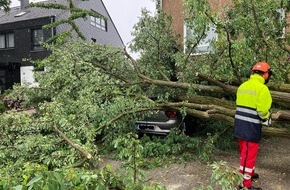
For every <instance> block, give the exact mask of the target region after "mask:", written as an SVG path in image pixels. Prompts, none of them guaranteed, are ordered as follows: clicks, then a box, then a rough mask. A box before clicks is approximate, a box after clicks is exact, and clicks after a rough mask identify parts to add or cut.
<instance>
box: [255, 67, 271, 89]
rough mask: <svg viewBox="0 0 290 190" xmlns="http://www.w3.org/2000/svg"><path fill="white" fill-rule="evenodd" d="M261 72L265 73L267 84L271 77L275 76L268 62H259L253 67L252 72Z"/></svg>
mask: <svg viewBox="0 0 290 190" xmlns="http://www.w3.org/2000/svg"><path fill="white" fill-rule="evenodd" d="M255 71H259V72H261V73H263V78H264V79H265V84H266V83H268V81H269V79H270V77H271V75H272V74H273V73H272V71H271V69H270V65H269V64H268V63H266V62H258V63H256V64H255V65H254V66H253V67H252V72H255Z"/></svg>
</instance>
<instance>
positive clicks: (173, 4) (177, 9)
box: [160, 0, 290, 44]
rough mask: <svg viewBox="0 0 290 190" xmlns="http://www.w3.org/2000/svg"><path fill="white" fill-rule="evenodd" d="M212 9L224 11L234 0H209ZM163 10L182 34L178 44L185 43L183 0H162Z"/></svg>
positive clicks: (288, 17) (288, 23)
mask: <svg viewBox="0 0 290 190" xmlns="http://www.w3.org/2000/svg"><path fill="white" fill-rule="evenodd" d="M208 2H209V4H210V5H211V10H213V11H214V12H222V10H223V9H224V7H225V6H227V5H231V3H232V0H208ZM160 4H161V8H162V10H163V11H164V12H165V13H167V14H168V15H170V16H171V17H172V27H173V30H174V31H175V32H176V33H177V34H178V35H179V36H180V38H179V41H178V44H184V42H185V40H186V27H185V22H184V4H183V0H161V3H160ZM285 18H286V21H287V25H288V26H287V27H286V28H285V32H287V33H289V32H290V14H288V15H285Z"/></svg>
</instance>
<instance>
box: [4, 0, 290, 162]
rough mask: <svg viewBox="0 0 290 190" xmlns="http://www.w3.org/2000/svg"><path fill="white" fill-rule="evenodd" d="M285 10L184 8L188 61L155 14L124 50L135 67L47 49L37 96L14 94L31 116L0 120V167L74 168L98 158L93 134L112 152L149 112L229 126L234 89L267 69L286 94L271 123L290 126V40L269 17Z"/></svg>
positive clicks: (258, 4) (116, 53)
mask: <svg viewBox="0 0 290 190" xmlns="http://www.w3.org/2000/svg"><path fill="white" fill-rule="evenodd" d="M287 3H288V1H287V0H281V1H276V0H266V1H265V0H256V1H253V0H242V1H241V0H239V1H238V0H234V1H233V4H232V6H228V7H225V9H224V14H218V13H213V12H212V11H211V10H210V5H209V4H208V2H207V1H191V0H186V1H185V5H186V12H185V13H186V14H185V15H186V21H187V25H188V26H190V27H192V28H193V29H194V31H195V32H194V35H193V38H191V39H188V42H187V43H186V48H188V49H189V50H190V51H189V52H187V54H186V53H184V51H183V48H181V47H180V46H179V44H177V43H176V39H177V38H178V36H176V35H175V34H174V33H173V32H172V30H171V19H170V17H169V16H167V15H166V14H164V13H163V12H162V11H161V10H158V14H155V15H154V16H151V15H150V14H149V12H147V11H143V15H142V17H141V19H140V21H139V22H138V23H137V24H136V25H135V28H134V29H135V31H134V32H133V35H134V39H133V41H132V43H131V45H130V48H131V49H132V50H133V51H138V52H140V54H141V56H140V58H139V59H136V60H134V59H133V58H132V57H131V56H130V55H129V54H128V52H127V51H126V50H123V49H117V48H113V47H109V46H101V45H98V44H95V43H86V42H80V41H71V42H67V43H66V44H64V45H62V46H53V45H52V46H50V47H49V48H50V50H51V52H52V54H51V55H50V56H49V57H47V58H45V59H44V60H42V61H41V65H43V66H45V68H46V71H45V72H37V73H36V79H37V81H38V82H39V87H38V88H27V89H25V93H23V92H24V91H22V90H23V89H22V88H18V92H17V93H18V94H21V95H23V94H25V97H23V99H25V101H26V103H30V104H34V105H35V107H36V108H37V114H35V115H33V117H31V116H27V115H22V114H15V115H14V114H13V115H10V114H8V115H6V114H4V115H1V124H0V130H1V131H0V134H1V139H2V141H1V142H0V149H1V151H0V152H1V153H0V158H1V164H0V165H5V164H7V163H9V162H11V161H15V162H16V163H17V161H21V162H23V161H28V160H37V161H38V162H40V163H44V164H46V165H48V166H50V167H52V168H54V167H61V166H63V165H70V164H73V163H77V162H79V161H80V160H82V157H83V155H82V154H80V153H86V152H90V154H85V155H86V156H85V158H86V159H87V158H90V156H88V155H92V156H93V157H96V155H97V154H98V150H97V149H96V146H95V140H96V134H101V133H102V134H105V136H104V139H103V140H105V142H107V143H111V142H112V140H113V139H115V138H117V137H118V136H119V135H122V134H124V133H127V132H131V131H134V125H135V121H136V120H137V119H141V118H142V117H143V116H144V114H147V111H148V110H159V109H175V110H178V111H180V112H181V113H182V114H183V115H191V116H194V117H200V118H204V119H213V120H220V121H223V122H224V123H226V124H227V125H231V124H232V123H233V115H234V111H235V103H234V99H235V90H236V87H237V85H238V84H240V82H241V81H243V80H244V79H245V78H246V77H247V75H248V74H249V69H250V68H251V66H252V65H253V64H254V63H255V62H257V61H267V62H269V63H270V64H271V67H272V68H273V71H274V73H275V76H274V77H273V78H272V79H273V80H272V81H273V82H274V85H272V86H273V88H274V87H277V86H279V87H281V88H282V87H284V86H283V85H286V86H285V92H277V91H272V94H273V97H274V98H273V99H274V106H275V107H274V109H275V112H274V114H276V115H275V118H274V119H276V120H277V121H283V122H285V121H289V118H287V116H289V115H288V113H289V107H290V98H289V93H290V91H289V87H288V88H287V82H289V77H288V76H289V72H290V64H289V54H290V53H289V52H290V51H289V40H290V39H289V34H288V33H283V32H282V31H283V28H284V27H286V26H287V25H286V21H285V20H283V21H281V22H280V20H279V14H278V12H277V11H276V10H278V9H280V8H282V9H283V10H284V11H285V13H287V14H288V13H289V3H288V4H287ZM209 25H213V26H215V28H216V31H217V33H218V39H217V40H214V41H212V42H211V46H212V49H211V51H210V52H209V53H207V54H199V55H194V53H195V47H196V45H197V44H198V43H199V42H200V41H201V40H202V39H204V38H205V37H206V35H205V34H206V31H207V30H209V27H208V26H209ZM197 73H198V74H197ZM279 102H280V103H279ZM36 103H37V104H36ZM278 110H284V111H283V112H277V111H278ZM282 113H283V114H282ZM284 113H286V114H284ZM281 115H282V116H285V117H283V118H282V119H281V117H280V116H281ZM28 137H29V138H28ZM66 137H67V138H68V139H69V140H70V141H68V139H67V138H66ZM31 139H33V140H31ZM64 140H65V141H66V142H64ZM24 142H25V143H24ZM71 142H72V143H71ZM23 143H24V144H23ZM67 143H69V144H71V145H74V146H73V147H74V148H75V149H71V148H70V147H68V146H67ZM24 145H25V146H24ZM80 147H81V148H80ZM11 150H13V153H12V154H11ZM22 150H26V153H25V154H24V153H23V152H22ZM77 150H78V151H77ZM36 152H37V153H38V154H33V153H36ZM7 155H9V156H7ZM39 155H41V156H39ZM51 156H53V159H51ZM18 157H22V160H18V159H17V158H18Z"/></svg>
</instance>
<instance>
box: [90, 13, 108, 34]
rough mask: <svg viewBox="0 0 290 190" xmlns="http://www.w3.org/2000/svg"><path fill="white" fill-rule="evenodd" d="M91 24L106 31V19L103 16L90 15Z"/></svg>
mask: <svg viewBox="0 0 290 190" xmlns="http://www.w3.org/2000/svg"><path fill="white" fill-rule="evenodd" d="M90 18H91V25H93V26H95V27H97V28H100V29H102V30H104V31H107V21H106V20H105V19H104V18H96V17H93V16H91V17H90Z"/></svg>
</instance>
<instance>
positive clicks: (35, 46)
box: [0, 0, 124, 91]
mask: <svg viewBox="0 0 290 190" xmlns="http://www.w3.org/2000/svg"><path fill="white" fill-rule="evenodd" d="M42 3H57V4H62V5H66V4H67V0H47V1H43V2H42ZM74 5H75V6H76V7H78V8H81V9H85V10H91V11H95V12H96V13H98V14H100V15H102V16H104V18H106V19H104V18H97V17H93V16H90V18H88V19H78V20H76V21H75V22H76V25H77V26H78V28H79V29H80V31H81V32H82V34H83V35H84V36H85V38H86V40H87V41H93V42H96V43H98V44H104V45H112V46H115V47H120V48H123V47H124V43H123V41H122V39H121V37H120V35H119V33H118V31H117V29H116V27H115V25H114V23H113V21H112V19H111V18H110V15H109V13H108V11H107V9H106V7H105V5H104V3H103V2H102V0H87V1H81V0H74ZM68 15H69V12H68V11H67V10H59V9H44V8H39V7H29V0H20V6H19V7H14V8H11V10H10V11H9V12H8V13H5V12H3V11H1V10H0V86H1V91H3V90H5V89H8V88H11V87H12V86H13V84H15V83H21V84H24V83H27V82H28V83H30V84H34V78H33V69H34V66H33V63H32V62H31V61H29V60H38V59H43V58H45V57H47V56H48V55H49V54H50V52H49V51H47V50H46V49H45V48H43V47H42V46H41V43H42V42H44V41H46V40H47V39H49V38H50V37H52V36H54V35H56V34H59V33H61V32H64V31H67V30H69V29H70V28H69V27H70V26H69V25H68V24H62V25H60V26H57V27H55V28H53V29H43V28H42V26H44V25H46V24H49V23H52V22H56V21H59V20H61V19H65V18H67V17H68ZM75 37H77V36H76V35H75Z"/></svg>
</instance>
